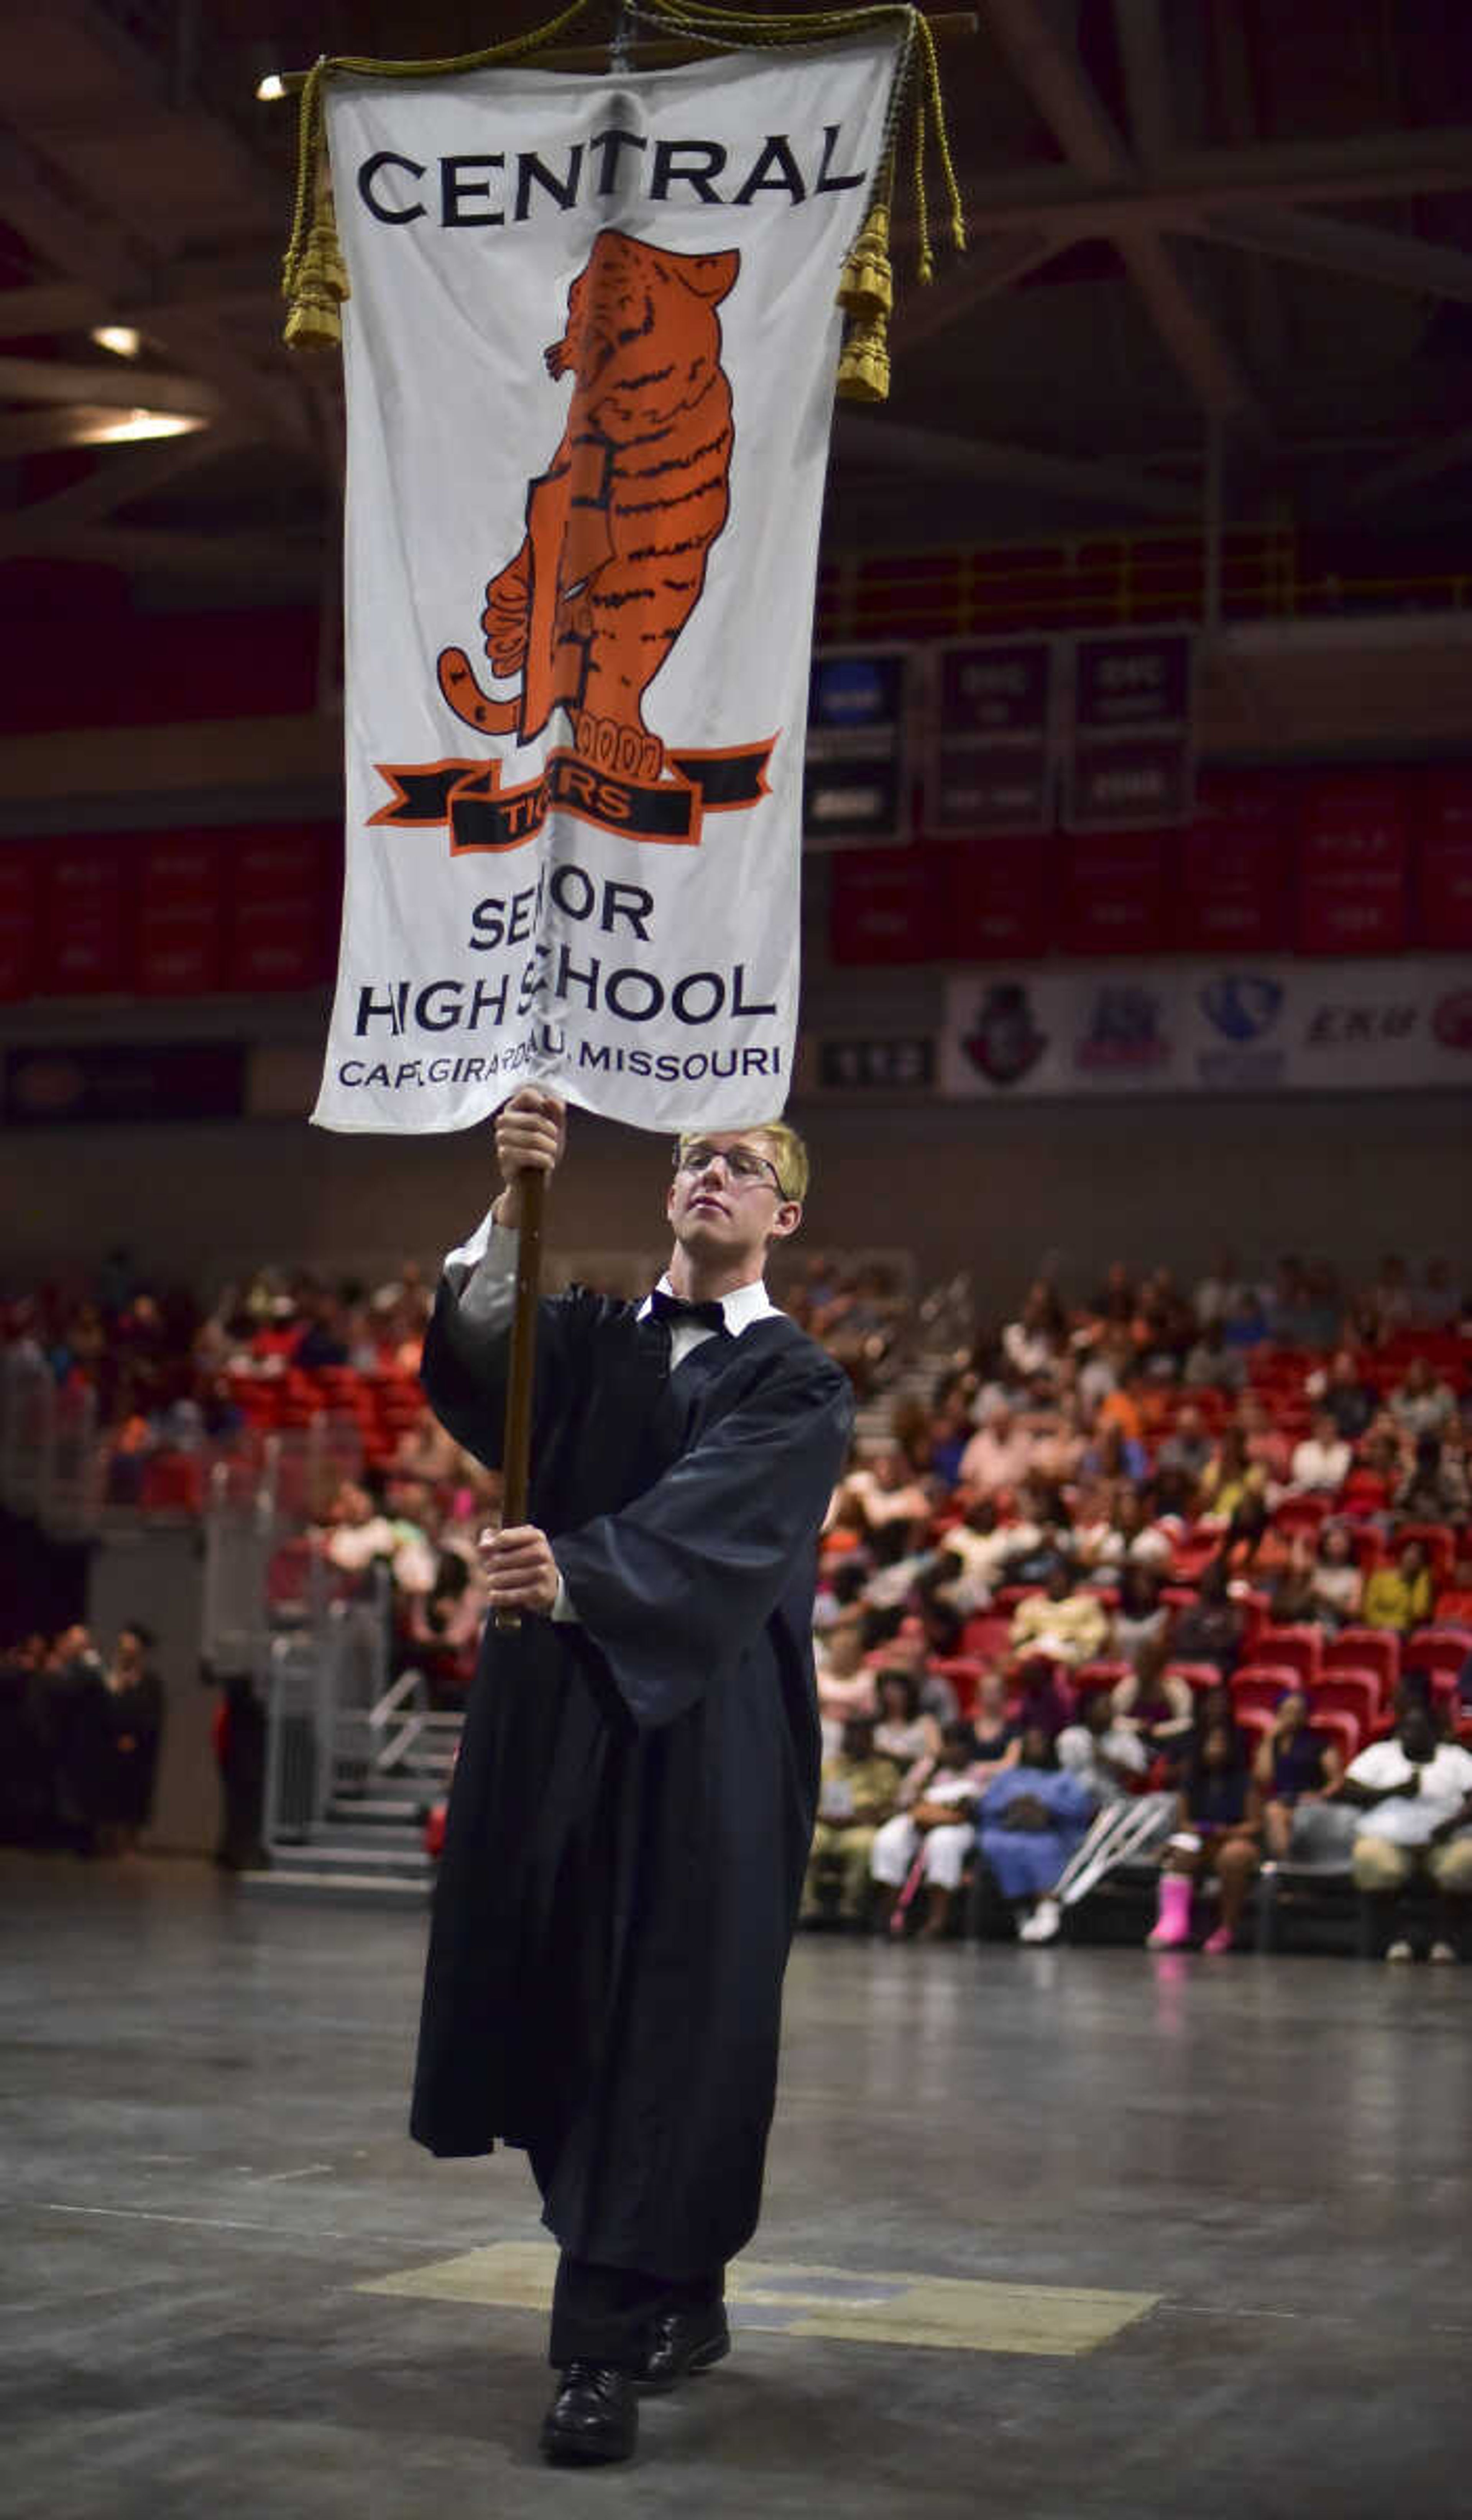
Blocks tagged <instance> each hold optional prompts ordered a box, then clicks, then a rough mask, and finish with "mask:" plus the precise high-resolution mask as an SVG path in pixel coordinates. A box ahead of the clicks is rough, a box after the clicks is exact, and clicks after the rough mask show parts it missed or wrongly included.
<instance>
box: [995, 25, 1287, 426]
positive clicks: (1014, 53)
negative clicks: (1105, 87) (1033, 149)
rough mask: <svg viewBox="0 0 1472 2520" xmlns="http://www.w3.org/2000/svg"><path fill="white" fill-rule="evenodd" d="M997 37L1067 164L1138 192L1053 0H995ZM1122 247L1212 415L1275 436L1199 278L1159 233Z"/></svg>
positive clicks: (1128, 238) (1124, 236) (1159, 326)
mask: <svg viewBox="0 0 1472 2520" xmlns="http://www.w3.org/2000/svg"><path fill="white" fill-rule="evenodd" d="M988 17H989V20H990V22H991V27H992V32H993V34H994V36H995V37H996V39H997V41H998V44H999V45H1000V47H1001V49H1002V51H1003V53H1004V57H1005V58H1006V60H1007V61H1008V62H1010V64H1011V67H1012V68H1013V70H1014V71H1015V73H1016V75H1017V77H1018V78H1019V79H1020V81H1021V83H1022V85H1023V86H1024V87H1025V88H1026V90H1027V92H1028V95H1029V96H1030V97H1031V99H1032V101H1033V104H1034V105H1035V106H1036V107H1037V109H1038V112H1040V113H1041V114H1042V115H1043V118H1044V120H1045V121H1046V122H1047V123H1048V127H1049V128H1050V130H1051V131H1052V133H1053V135H1054V137H1055V138H1056V140H1057V142H1058V145H1059V147H1060V148H1061V149H1062V151H1063V154H1064V156H1065V157H1066V158H1069V160H1070V161H1071V163H1072V164H1073V165H1074V166H1075V167H1076V168H1078V170H1079V171H1080V172H1081V173H1082V174H1083V175H1085V176H1086V177H1088V178H1090V179H1091V180H1092V181H1093V182H1094V183H1101V184H1106V185H1128V184H1129V183H1131V182H1132V180H1133V179H1134V178H1135V175H1136V167H1135V163H1134V160H1133V159H1132V158H1131V157H1130V154H1129V152H1128V150H1127V149H1126V148H1125V146H1124V143H1123V141H1122V140H1121V138H1120V136H1119V133H1118V131H1117V130H1116V129H1115V127H1114V124H1113V123H1112V122H1111V121H1110V119H1109V116H1108V114H1107V113H1106V112H1104V109H1103V107H1102V105H1101V104H1100V103H1099V100H1098V98H1097V96H1096V95H1095V93H1094V90H1093V85H1092V84H1091V82H1090V80H1089V78H1088V75H1087V73H1086V72H1085V70H1084V69H1083V67H1082V66H1081V65H1080V63H1079V60H1078V57H1077V54H1076V53H1075V52H1074V51H1073V50H1072V49H1071V48H1070V46H1069V45H1068V44H1066V43H1065V42H1064V41H1063V40H1062V39H1061V37H1060V35H1059V33H1058V31H1057V27H1056V24H1055V22H1054V19H1053V17H1052V14H1051V12H1050V11H1048V9H1047V7H1046V6H1045V0H988ZM1117 242H1118V246H1119V250H1120V253H1121V255H1122V256H1123V258H1124V262H1125V265H1126V267H1127V269H1128V271H1129V273H1130V276H1131V278H1132V280H1133V281H1134V282H1135V285H1136V287H1137V289H1138V291H1139V293H1140V295H1141V296H1142V297H1143V298H1144V301H1145V304H1146V305H1147V307H1148V308H1149V311H1150V314H1151V316H1152V318H1153V320H1154V324H1155V328H1156V331H1157V332H1158V333H1159V335H1160V337H1161V339H1162V340H1163V342H1164V343H1165V346H1166V348H1167V349H1168V350H1169V351H1170V353H1171V355H1172V357H1173V358H1174V359H1175V361H1176V363H1177V365H1178V367H1179V368H1180V369H1181V371H1182V375H1183V376H1184V378H1185V380H1186V382H1187V383H1188V384H1189V385H1190V387H1191V390H1192V391H1193V392H1194V394H1195V395H1196V397H1197V400H1198V401H1199V402H1200V404H1201V406H1202V408H1203V410H1205V411H1206V412H1208V413H1209V414H1210V415H1211V416H1212V417H1213V418H1214V419H1217V420H1222V421H1233V422H1235V423H1237V424H1238V425H1240V426H1243V427H1248V428H1251V429H1253V430H1255V431H1256V432H1257V433H1259V434H1266V432H1267V423H1266V420H1265V417H1264V415H1263V413H1262V411H1261V410H1260V408H1259V405H1258V402H1257V397H1256V395H1255V394H1254V393H1253V390H1252V387H1251V385H1250V384H1249V383H1248V381H1247V378H1246V376H1245V375H1244V374H1243V372H1242V370H1241V369H1240V368H1239V367H1238V365H1237V361H1236V359H1235V357H1234V355H1233V353H1232V351H1231V349H1230V348H1229V346H1228V345H1227V341H1226V340H1225V338H1224V337H1223V336H1222V334H1221V333H1220V331H1219V330H1218V328H1217V326H1216V324H1215V323H1214V322H1213V320H1212V317H1211V314H1210V312H1209V310H1208V309H1207V307H1206V305H1205V304H1204V302H1203V300H1202V298H1201V295H1200V293H1199V292H1198V291H1197V290H1196V289H1195V288H1194V286H1193V285H1192V282H1191V278H1190V275H1189V274H1188V273H1187V272H1186V271H1185V270H1184V269H1183V268H1182V264H1181V263H1180V261H1179V260H1178V259H1177V257H1176V256H1175V255H1174V254H1173V252H1172V249H1171V248H1170V247H1169V246H1168V245H1167V244H1166V243H1165V242H1164V240H1163V239H1162V238H1161V236H1160V235H1159V234H1158V233H1156V232H1153V231H1151V232H1146V231H1144V230H1142V229H1137V230H1136V231H1135V232H1133V233H1131V232H1130V231H1128V230H1127V231H1124V232H1122V233H1121V234H1120V236H1119V238H1118V240H1117Z"/></svg>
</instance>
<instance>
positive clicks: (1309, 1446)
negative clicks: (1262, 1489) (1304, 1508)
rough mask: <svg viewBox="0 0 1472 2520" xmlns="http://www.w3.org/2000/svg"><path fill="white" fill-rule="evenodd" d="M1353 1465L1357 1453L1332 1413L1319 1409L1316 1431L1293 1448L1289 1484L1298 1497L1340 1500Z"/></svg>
mask: <svg viewBox="0 0 1472 2520" xmlns="http://www.w3.org/2000/svg"><path fill="white" fill-rule="evenodd" d="M1353 1464H1354V1453H1353V1451H1352V1449H1351V1447H1350V1445H1349V1443H1348V1442H1347V1441H1346V1439H1345V1437H1344V1436H1343V1435H1341V1434H1340V1432H1339V1430H1338V1428H1337V1427H1336V1426H1335V1423H1334V1420H1333V1418H1331V1417H1330V1416H1329V1413H1328V1411H1327V1410H1326V1409H1316V1411H1315V1413H1314V1418H1313V1431H1312V1432H1311V1433H1310V1434H1307V1435H1305V1437H1304V1439H1303V1441H1302V1443H1299V1444H1295V1445H1294V1447H1293V1451H1292V1454H1291V1456H1290V1458H1289V1463H1288V1484H1289V1486H1290V1487H1291V1488H1292V1490H1293V1492H1294V1494H1295V1496H1328V1497H1332V1496H1337V1495H1338V1494H1339V1491H1340V1489H1341V1488H1342V1487H1343V1485H1344V1483H1345V1480H1346V1479H1347V1478H1348V1477H1349V1474H1350V1471H1351V1468H1352V1467H1353Z"/></svg>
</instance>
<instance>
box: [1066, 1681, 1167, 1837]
mask: <svg viewBox="0 0 1472 2520" xmlns="http://www.w3.org/2000/svg"><path fill="white" fill-rule="evenodd" d="M1057 1750H1058V1765H1059V1766H1060V1767H1061V1768H1066V1769H1067V1771H1068V1773H1069V1775H1070V1776H1073V1777H1077V1778H1079V1781H1080V1783H1081V1784H1083V1785H1084V1786H1086V1787H1087V1789H1088V1792H1089V1795H1090V1799H1091V1801H1092V1802H1093V1806H1094V1809H1095V1810H1102V1809H1103V1807H1104V1806H1105V1804H1107V1803H1115V1802H1123V1801H1126V1800H1128V1799H1129V1797H1130V1796H1131V1795H1132V1794H1133V1792H1134V1790H1135V1788H1136V1786H1137V1785H1138V1784H1140V1783H1141V1782H1142V1781H1143V1778H1144V1774H1145V1770H1146V1768H1147V1767H1148V1765H1149V1760H1148V1757H1147V1755H1146V1752H1145V1746H1144V1743H1143V1741H1142V1740H1141V1738H1140V1735H1139V1733H1138V1732H1137V1729H1136V1727H1135V1726H1134V1725H1133V1724H1125V1723H1123V1722H1121V1720H1120V1718H1119V1716H1118V1715H1117V1714H1116V1713H1115V1711H1114V1698H1113V1694H1112V1692H1111V1691H1110V1690H1109V1689H1107V1688H1091V1690H1090V1691H1089V1694H1088V1696H1087V1697H1086V1698H1085V1699H1084V1702H1083V1704H1082V1706H1081V1707H1080V1708H1079V1711H1078V1714H1077V1716H1076V1717H1075V1719H1074V1721H1073V1723H1072V1724H1065V1725H1064V1727H1063V1730H1062V1732H1061V1733H1059V1734H1058V1741H1057Z"/></svg>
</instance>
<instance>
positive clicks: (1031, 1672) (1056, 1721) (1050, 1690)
mask: <svg viewBox="0 0 1472 2520" xmlns="http://www.w3.org/2000/svg"><path fill="white" fill-rule="evenodd" d="M1012 1679H1013V1684H1014V1686H1015V1688H1016V1691H1017V1727H1018V1730H1019V1732H1024V1733H1025V1732H1028V1731H1029V1730H1031V1731H1033V1732H1036V1733H1047V1734H1048V1739H1049V1740H1050V1741H1052V1740H1056V1738H1057V1736H1058V1734H1059V1733H1061V1732H1062V1730H1063V1727H1064V1725H1065V1724H1071V1723H1072V1722H1073V1718H1074V1714H1075V1711H1076V1708H1075V1700H1074V1694H1073V1690H1072V1689H1071V1688H1070V1687H1069V1685H1068V1682H1067V1680H1066V1679H1065V1677H1064V1673H1063V1666H1062V1664H1061V1663H1056V1662H1049V1661H1048V1660H1046V1659H1045V1658H1044V1657H1043V1656H1042V1655H1039V1656H1037V1657H1036V1658H1035V1659H1034V1660H1031V1661H1024V1662H1021V1663H1018V1664H1017V1665H1015V1666H1014V1669H1013V1672H1012Z"/></svg>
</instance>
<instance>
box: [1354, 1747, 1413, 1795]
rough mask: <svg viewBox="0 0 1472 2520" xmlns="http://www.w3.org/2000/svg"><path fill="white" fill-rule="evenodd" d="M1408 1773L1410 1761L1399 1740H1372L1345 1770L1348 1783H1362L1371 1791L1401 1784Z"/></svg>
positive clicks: (1383, 1789) (1378, 1791)
mask: <svg viewBox="0 0 1472 2520" xmlns="http://www.w3.org/2000/svg"><path fill="white" fill-rule="evenodd" d="M1409 1774H1410V1762H1409V1760H1408V1759H1407V1758H1406V1756H1405V1751H1404V1750H1403V1749H1402V1747H1401V1744H1400V1742H1399V1741H1372V1742H1371V1743H1370V1745H1369V1748H1368V1749H1367V1750H1361V1751H1360V1756H1359V1757H1358V1759H1352V1760H1351V1761H1350V1764H1349V1766H1348V1768H1347V1769H1346V1770H1345V1776H1346V1778H1347V1780H1348V1782H1349V1783H1350V1784H1352V1785H1364V1786H1365V1787H1367V1789H1368V1790H1369V1792H1371V1793H1385V1792H1388V1790H1389V1788H1390V1787H1391V1786H1392V1785H1403V1784H1404V1783H1405V1779H1406V1778H1407V1776H1408V1775H1409Z"/></svg>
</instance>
